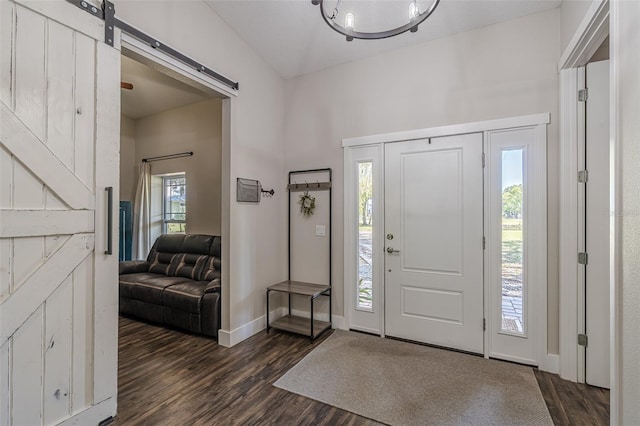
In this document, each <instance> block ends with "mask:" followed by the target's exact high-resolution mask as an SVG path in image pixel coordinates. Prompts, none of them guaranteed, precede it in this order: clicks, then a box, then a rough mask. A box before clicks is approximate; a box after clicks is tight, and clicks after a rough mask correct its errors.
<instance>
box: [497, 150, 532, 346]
mask: <svg viewBox="0 0 640 426" xmlns="http://www.w3.org/2000/svg"><path fill="white" fill-rule="evenodd" d="M523 154H524V150H523V149H522V148H520V149H504V150H502V174H501V175H502V187H501V189H502V212H501V213H502V216H501V225H502V230H501V237H502V238H501V251H502V277H501V278H502V300H501V302H502V303H501V311H502V331H505V332H508V333H516V334H523V333H524V329H525V324H524V318H525V316H524V315H523V314H524V312H523V307H524V306H526V304H524V303H523V298H524V295H525V294H526V291H525V285H526V283H525V280H524V277H525V274H524V273H523V269H524V261H523V259H524V247H525V245H524V244H523V243H524V237H525V233H524V229H525V227H524V225H525V220H527V218H526V217H525V214H524V212H525V208H524V207H525V206H524V200H525V197H524V191H525V190H526V188H525V187H524V181H523V176H524V175H523V164H524V163H523Z"/></svg>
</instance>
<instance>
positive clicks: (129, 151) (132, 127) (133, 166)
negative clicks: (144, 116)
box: [120, 115, 138, 201]
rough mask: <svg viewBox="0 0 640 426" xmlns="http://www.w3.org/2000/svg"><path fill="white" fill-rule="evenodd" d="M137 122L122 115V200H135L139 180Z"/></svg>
mask: <svg viewBox="0 0 640 426" xmlns="http://www.w3.org/2000/svg"><path fill="white" fill-rule="evenodd" d="M137 173H138V169H137V163H136V123H135V121H134V120H132V119H131V118H129V117H126V116H124V115H121V116H120V201H133V199H134V197H135V194H136V182H137V180H136V179H137V177H136V175H137Z"/></svg>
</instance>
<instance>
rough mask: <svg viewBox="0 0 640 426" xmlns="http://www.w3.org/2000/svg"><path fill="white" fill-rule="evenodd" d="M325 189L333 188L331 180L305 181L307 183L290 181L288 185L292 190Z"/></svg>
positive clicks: (288, 188) (289, 189)
mask: <svg viewBox="0 0 640 426" xmlns="http://www.w3.org/2000/svg"><path fill="white" fill-rule="evenodd" d="M324 189H331V182H311V183H309V182H305V183H290V184H289V185H287V190H288V191H291V192H295V191H321V190H324Z"/></svg>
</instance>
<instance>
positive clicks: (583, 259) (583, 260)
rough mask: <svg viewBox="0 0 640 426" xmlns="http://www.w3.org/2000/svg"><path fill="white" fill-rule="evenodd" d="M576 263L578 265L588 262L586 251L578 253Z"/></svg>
mask: <svg viewBox="0 0 640 426" xmlns="http://www.w3.org/2000/svg"><path fill="white" fill-rule="evenodd" d="M578 263H579V264H580V265H586V264H588V263H589V254H588V253H584V252H580V253H578Z"/></svg>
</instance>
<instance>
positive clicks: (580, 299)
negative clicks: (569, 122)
mask: <svg viewBox="0 0 640 426" xmlns="http://www.w3.org/2000/svg"><path fill="white" fill-rule="evenodd" d="M586 79H587V75H586V69H585V67H579V68H578V89H584V88H586V87H587V81H586ZM577 111H578V114H577V116H576V118H577V120H578V122H577V126H578V132H577V137H578V138H577V140H576V143H577V148H578V152H577V153H578V160H577V163H576V165H577V169H576V170H574V171H573V182H574V185H575V186H576V192H577V195H578V210H577V211H576V212H575V214H577V217H575V216H574V218H573V219H574V223H576V224H577V227H578V231H577V236H578V251H577V253H579V252H586V251H587V236H586V233H585V232H584V231H580V230H585V229H586V211H587V193H586V188H585V187H584V185H580V184H578V183H577V173H578V170H582V169H583V168H584V166H585V165H586V161H587V152H586V142H587V135H586V125H587V123H586V118H587V115H586V111H587V105H586V102H578V107H577ZM567 172H568V173H569V175H571V174H572V173H571V170H567ZM576 256H577V254H575V253H574V255H573V257H568V258H567V263H568V265H567V266H568V267H571V265H572V264H573V265H575V266H576V267H577V269H578V282H577V283H576V290H577V291H578V294H577V297H576V313H577V315H578V317H577V324H578V330H577V332H576V333H574V336H573V339H575V341H576V345H577V343H578V336H577V335H578V334H580V333H585V329H586V318H585V312H586V308H587V307H586V289H585V287H584V286H585V283H586V280H587V269H586V267H585V266H584V265H578V259H577V257H576ZM577 349H578V358H577V360H576V367H577V370H576V380H577V382H578V383H584V382H585V375H586V367H585V365H586V350H585V347H584V346H578V347H577Z"/></svg>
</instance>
